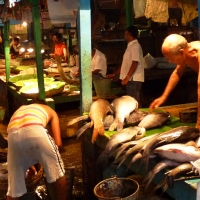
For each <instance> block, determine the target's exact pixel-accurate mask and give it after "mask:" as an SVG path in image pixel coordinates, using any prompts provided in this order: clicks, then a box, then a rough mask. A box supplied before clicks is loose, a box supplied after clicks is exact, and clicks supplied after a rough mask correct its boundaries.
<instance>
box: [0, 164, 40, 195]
mask: <svg viewBox="0 0 200 200" xmlns="http://www.w3.org/2000/svg"><path fill="white" fill-rule="evenodd" d="M35 167H36V170H37V174H36V175H34V176H30V177H27V178H25V182H26V188H27V191H28V192H32V191H33V190H34V189H35V188H36V185H37V183H38V181H39V180H40V179H41V178H42V175H43V166H42V165H41V164H39V163H38V164H37V165H36V166H35ZM7 189H8V180H3V179H0V199H1V198H4V197H5V196H6V193H7Z"/></svg>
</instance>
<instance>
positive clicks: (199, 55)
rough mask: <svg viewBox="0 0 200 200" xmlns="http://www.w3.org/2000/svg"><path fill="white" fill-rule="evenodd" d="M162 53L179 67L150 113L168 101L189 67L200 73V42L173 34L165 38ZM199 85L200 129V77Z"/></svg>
mask: <svg viewBox="0 0 200 200" xmlns="http://www.w3.org/2000/svg"><path fill="white" fill-rule="evenodd" d="M162 53H163V55H164V56H165V57H166V58H167V60H168V61H169V63H175V64H177V66H176V68H175V69H174V71H173V72H172V74H171V76H170V78H169V81H168V83H167V86H166V88H165V90H164V92H163V94H162V95H161V96H160V97H159V98H157V99H155V100H154V101H153V102H152V103H151V104H150V106H149V109H150V111H152V110H153V109H155V108H158V107H159V106H160V105H162V104H163V103H164V102H165V101H166V100H167V98H168V97H169V95H170V93H171V92H172V91H173V89H174V88H175V87H176V85H177V84H178V82H179V81H180V79H181V77H182V75H183V74H184V72H185V70H186V67H187V66H189V67H190V68H191V69H193V70H194V71H195V72H197V73H199V70H200V67H199V66H200V41H193V42H190V43H188V42H187V40H186V39H185V38H184V37H183V36H181V35H178V34H171V35H169V36H167V37H166V38H165V40H164V42H163V44H162ZM197 85H198V90H197V93H198V114H197V123H196V127H197V128H198V129H200V76H198V80H197Z"/></svg>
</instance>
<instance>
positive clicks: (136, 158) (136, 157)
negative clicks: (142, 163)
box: [117, 152, 142, 170]
mask: <svg viewBox="0 0 200 200" xmlns="http://www.w3.org/2000/svg"><path fill="white" fill-rule="evenodd" d="M141 158H142V153H141V152H138V153H136V154H135V155H134V156H133V157H132V159H131V161H130V162H129V164H128V165H127V170H128V169H129V168H130V166H131V165H132V164H133V163H134V162H136V161H137V160H139V159H141ZM118 168H119V165H118V166H117V169H118Z"/></svg>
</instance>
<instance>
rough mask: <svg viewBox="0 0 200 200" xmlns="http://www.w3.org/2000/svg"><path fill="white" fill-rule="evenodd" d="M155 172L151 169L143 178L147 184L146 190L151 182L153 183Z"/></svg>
mask: <svg viewBox="0 0 200 200" xmlns="http://www.w3.org/2000/svg"><path fill="white" fill-rule="evenodd" d="M153 177H154V174H153V173H152V172H151V171H150V172H149V173H148V174H147V176H146V177H145V178H144V180H143V184H144V185H145V188H144V190H145V191H146V190H147V188H148V187H149V184H150V183H151V181H152V180H153Z"/></svg>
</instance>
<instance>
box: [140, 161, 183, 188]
mask: <svg viewBox="0 0 200 200" xmlns="http://www.w3.org/2000/svg"><path fill="white" fill-rule="evenodd" d="M178 165H180V163H179V162H175V161H173V160H169V159H164V160H162V161H160V162H159V163H157V164H156V165H155V167H154V168H153V169H152V170H151V171H149V173H148V174H147V175H146V176H145V178H144V180H143V183H144V184H145V190H146V189H147V188H148V186H149V184H150V183H151V181H152V180H153V178H154V177H155V175H156V174H157V173H158V172H160V171H161V170H162V169H165V168H167V167H176V166H178Z"/></svg>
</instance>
